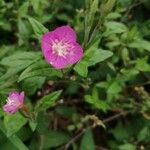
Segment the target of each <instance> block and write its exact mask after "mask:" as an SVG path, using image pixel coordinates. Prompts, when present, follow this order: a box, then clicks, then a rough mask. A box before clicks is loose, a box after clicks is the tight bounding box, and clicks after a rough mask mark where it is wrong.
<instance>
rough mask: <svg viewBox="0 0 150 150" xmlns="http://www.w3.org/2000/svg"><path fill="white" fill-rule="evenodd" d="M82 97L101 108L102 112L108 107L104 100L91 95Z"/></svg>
mask: <svg viewBox="0 0 150 150" xmlns="http://www.w3.org/2000/svg"><path fill="white" fill-rule="evenodd" d="M84 98H85V101H86V102H87V103H89V104H92V105H93V106H94V107H96V108H98V109H100V110H103V111H104V112H105V111H106V110H107V109H108V108H109V105H108V104H107V102H106V101H103V100H100V99H94V98H93V97H92V96H91V95H85V97H84Z"/></svg>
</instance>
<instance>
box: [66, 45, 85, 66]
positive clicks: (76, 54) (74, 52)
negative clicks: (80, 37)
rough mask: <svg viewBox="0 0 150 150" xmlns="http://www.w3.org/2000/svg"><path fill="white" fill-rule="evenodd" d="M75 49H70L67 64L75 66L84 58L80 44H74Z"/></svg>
mask: <svg viewBox="0 0 150 150" xmlns="http://www.w3.org/2000/svg"><path fill="white" fill-rule="evenodd" d="M72 46H73V48H72V49H70V53H69V55H67V63H68V64H74V63H76V62H78V61H79V60H80V59H81V58H82V56H83V49H82V47H81V46H80V45H79V44H78V43H73V44H72Z"/></svg>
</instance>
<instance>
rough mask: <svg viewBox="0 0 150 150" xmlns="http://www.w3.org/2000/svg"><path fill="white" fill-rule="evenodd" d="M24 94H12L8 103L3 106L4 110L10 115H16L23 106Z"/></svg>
mask: <svg viewBox="0 0 150 150" xmlns="http://www.w3.org/2000/svg"><path fill="white" fill-rule="evenodd" d="M23 102H24V92H21V93H19V92H16V91H14V92H10V93H9V96H8V98H7V103H6V104H5V105H4V106H3V110H4V111H5V112H8V113H15V112H16V111H17V110H18V109H19V108H21V107H22V106H23Z"/></svg>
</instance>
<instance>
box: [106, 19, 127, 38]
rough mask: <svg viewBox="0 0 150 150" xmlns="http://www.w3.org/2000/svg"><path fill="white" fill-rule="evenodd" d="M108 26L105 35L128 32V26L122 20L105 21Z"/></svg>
mask: <svg viewBox="0 0 150 150" xmlns="http://www.w3.org/2000/svg"><path fill="white" fill-rule="evenodd" d="M105 26H106V29H107V30H106V32H105V33H104V35H105V36H108V35H110V34H114V33H115V34H116V33H123V32H127V31H128V28H127V27H126V26H125V25H124V24H123V23H120V22H115V21H109V22H106V23H105Z"/></svg>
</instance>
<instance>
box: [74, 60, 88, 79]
mask: <svg viewBox="0 0 150 150" xmlns="http://www.w3.org/2000/svg"><path fill="white" fill-rule="evenodd" d="M74 70H75V71H76V72H77V73H78V74H79V75H81V76H83V77H86V76H87V74H88V63H87V62H86V61H84V60H83V61H82V60H81V61H80V62H78V63H77V64H76V65H75V67H74Z"/></svg>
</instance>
